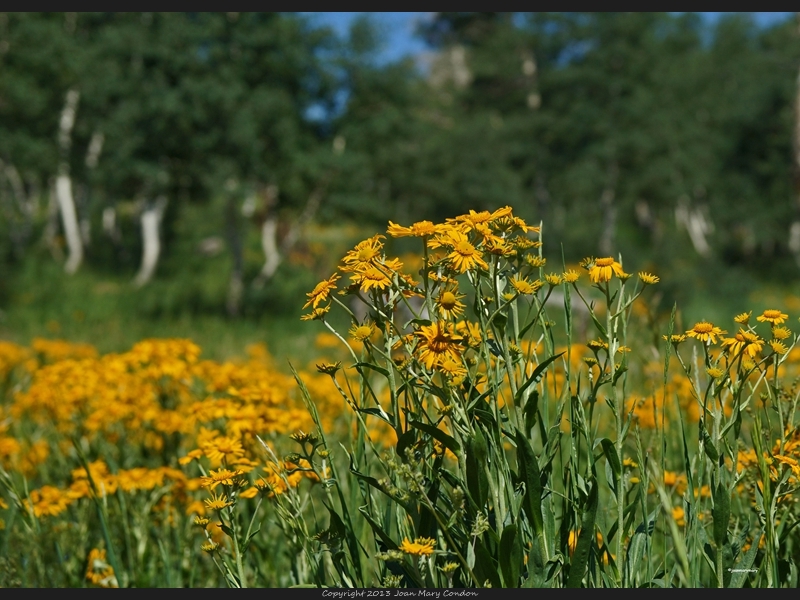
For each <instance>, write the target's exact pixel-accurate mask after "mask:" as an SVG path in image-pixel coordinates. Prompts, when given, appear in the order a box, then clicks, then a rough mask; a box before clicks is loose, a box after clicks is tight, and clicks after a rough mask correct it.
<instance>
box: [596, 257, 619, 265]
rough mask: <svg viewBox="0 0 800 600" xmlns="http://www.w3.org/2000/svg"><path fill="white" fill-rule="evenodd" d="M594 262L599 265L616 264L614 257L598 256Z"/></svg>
mask: <svg viewBox="0 0 800 600" xmlns="http://www.w3.org/2000/svg"><path fill="white" fill-rule="evenodd" d="M594 264H595V265H597V266H598V267H610V266H611V265H613V264H614V259H613V258H598V259H597V260H596V261H594Z"/></svg>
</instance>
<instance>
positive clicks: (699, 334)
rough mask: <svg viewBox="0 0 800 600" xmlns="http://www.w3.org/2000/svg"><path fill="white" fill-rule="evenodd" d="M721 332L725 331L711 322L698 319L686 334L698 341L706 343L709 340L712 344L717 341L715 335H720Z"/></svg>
mask: <svg viewBox="0 0 800 600" xmlns="http://www.w3.org/2000/svg"><path fill="white" fill-rule="evenodd" d="M723 333H727V332H726V331H723V330H722V329H720V328H719V327H717V326H716V325H714V324H713V323H708V322H707V321H700V322H699V323H695V324H694V327H692V328H691V329H690V330H688V331H687V332H686V335H688V336H689V337H693V338H697V339H698V340H699V341H701V342H704V343H707V342H709V341H710V342H711V343H712V344H716V343H717V336H718V335H719V336H721V335H722V334H723Z"/></svg>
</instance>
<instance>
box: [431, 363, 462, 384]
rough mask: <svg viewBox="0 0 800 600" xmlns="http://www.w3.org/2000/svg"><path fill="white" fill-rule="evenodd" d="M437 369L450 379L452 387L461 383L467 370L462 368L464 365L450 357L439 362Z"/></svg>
mask: <svg viewBox="0 0 800 600" xmlns="http://www.w3.org/2000/svg"><path fill="white" fill-rule="evenodd" d="M438 369H439V371H441V372H442V373H443V374H444V375H446V376H447V377H448V378H450V380H451V382H452V383H453V384H454V385H458V384H459V383H461V382H462V381H463V380H464V377H465V376H466V375H467V369H466V367H465V366H464V363H462V362H461V361H460V360H455V359H453V358H451V357H447V358H445V359H444V360H442V361H441V362H439V365H438Z"/></svg>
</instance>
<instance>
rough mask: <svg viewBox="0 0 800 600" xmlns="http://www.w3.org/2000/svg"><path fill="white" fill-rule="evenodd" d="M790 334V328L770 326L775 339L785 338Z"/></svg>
mask: <svg viewBox="0 0 800 600" xmlns="http://www.w3.org/2000/svg"><path fill="white" fill-rule="evenodd" d="M790 335H792V330H791V329H789V328H788V327H773V328H772V337H774V338H775V339H776V340H785V339H786V338H788V337H789V336H790Z"/></svg>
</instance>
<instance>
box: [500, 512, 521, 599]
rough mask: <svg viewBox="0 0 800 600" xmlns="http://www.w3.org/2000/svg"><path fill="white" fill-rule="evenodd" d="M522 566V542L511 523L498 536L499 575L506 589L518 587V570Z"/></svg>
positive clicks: (515, 527)
mask: <svg viewBox="0 0 800 600" xmlns="http://www.w3.org/2000/svg"><path fill="white" fill-rule="evenodd" d="M521 564H522V541H521V540H520V536H519V535H518V534H517V526H516V524H514V523H512V524H511V525H509V526H508V527H506V528H505V529H503V535H501V536H500V574H501V575H502V576H503V584H504V586H505V587H507V588H515V587H518V586H519V569H520V565H521Z"/></svg>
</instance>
